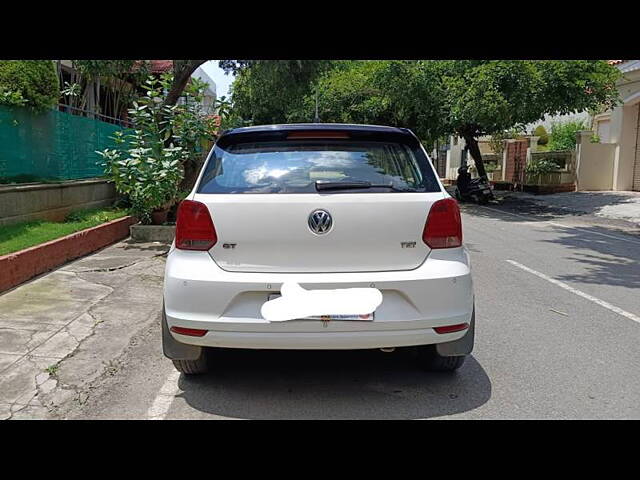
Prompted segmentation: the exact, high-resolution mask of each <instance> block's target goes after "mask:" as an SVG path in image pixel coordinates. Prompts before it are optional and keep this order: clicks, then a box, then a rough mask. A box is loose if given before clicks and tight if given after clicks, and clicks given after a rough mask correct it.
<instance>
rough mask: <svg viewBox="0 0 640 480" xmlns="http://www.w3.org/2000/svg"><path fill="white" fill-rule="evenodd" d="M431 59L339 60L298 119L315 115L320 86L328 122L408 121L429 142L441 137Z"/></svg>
mask: <svg viewBox="0 0 640 480" xmlns="http://www.w3.org/2000/svg"><path fill="white" fill-rule="evenodd" d="M431 65H432V64H429V62H412V61H399V60H393V61H348V62H346V61H345V62H337V63H336V64H335V65H334V67H333V69H332V70H330V71H328V72H326V73H325V74H324V75H322V76H321V77H320V78H319V79H318V80H317V82H316V83H315V85H314V86H313V88H312V92H311V93H310V94H308V95H307V96H306V97H305V99H304V102H303V104H302V105H301V110H300V111H298V112H295V117H296V119H299V120H302V119H304V118H307V119H308V118H313V117H312V115H314V113H313V112H314V110H315V92H316V91H317V93H318V104H319V116H320V119H321V120H322V121H323V122H346V123H366V124H378V125H380V124H381V125H391V126H398V127H408V128H411V129H412V130H414V131H415V132H416V133H417V134H418V135H419V136H421V138H422V139H423V140H424V141H425V142H426V143H427V144H432V143H433V142H434V141H435V140H436V139H437V138H439V137H441V136H442V135H441V133H442V132H441V129H439V128H438V126H439V122H438V118H437V117H438V115H439V113H440V107H439V102H440V97H439V96H438V95H437V90H438V83H437V77H436V76H435V75H434V72H433V70H432V69H431V68H429V67H430V66H431Z"/></svg>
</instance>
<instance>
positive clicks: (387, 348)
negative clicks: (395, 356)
mask: <svg viewBox="0 0 640 480" xmlns="http://www.w3.org/2000/svg"><path fill="white" fill-rule="evenodd" d="M395 349H396V347H384V348H381V349H380V351H381V352H384V353H391V352H393V351H394V350H395Z"/></svg>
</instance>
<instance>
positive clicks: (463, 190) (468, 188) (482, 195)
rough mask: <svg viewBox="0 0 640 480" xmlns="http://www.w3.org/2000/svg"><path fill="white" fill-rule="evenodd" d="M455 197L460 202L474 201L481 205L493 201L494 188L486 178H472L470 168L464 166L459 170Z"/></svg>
mask: <svg viewBox="0 0 640 480" xmlns="http://www.w3.org/2000/svg"><path fill="white" fill-rule="evenodd" d="M455 197H456V199H458V200H459V201H462V202H464V201H468V200H471V201H474V202H476V203H478V204H480V205H485V204H487V203H489V200H493V199H494V198H495V197H494V196H493V186H492V185H491V184H490V183H489V181H488V180H487V179H486V178H471V175H470V174H469V167H467V165H463V166H461V167H460V168H459V169H458V179H457V180H456V189H455Z"/></svg>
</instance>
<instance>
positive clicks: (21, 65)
mask: <svg viewBox="0 0 640 480" xmlns="http://www.w3.org/2000/svg"><path fill="white" fill-rule="evenodd" d="M58 96H59V84H58V75H57V74H56V68H55V65H54V63H53V62H52V61H51V60H1V61H0V103H3V104H5V105H20V106H25V107H29V108H31V109H32V110H34V111H36V112H41V111H44V110H46V109H48V108H52V107H54V106H55V105H56V104H57V103H58Z"/></svg>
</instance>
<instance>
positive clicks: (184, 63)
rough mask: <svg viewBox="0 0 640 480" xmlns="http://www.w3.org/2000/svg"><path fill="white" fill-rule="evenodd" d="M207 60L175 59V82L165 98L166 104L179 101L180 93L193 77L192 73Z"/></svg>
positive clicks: (169, 104) (170, 104)
mask: <svg viewBox="0 0 640 480" xmlns="http://www.w3.org/2000/svg"><path fill="white" fill-rule="evenodd" d="M204 62H206V60H174V61H173V83H172V84H171V88H170V89H169V93H168V94H167V98H165V101H164V104H165V105H168V106H173V105H175V104H176V103H177V102H178V99H179V98H180V95H182V92H183V90H184V88H185V87H186V86H187V83H188V82H189V78H191V74H192V73H193V72H195V71H196V69H197V68H198V67H199V66H200V65H202V64H203V63H204Z"/></svg>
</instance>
